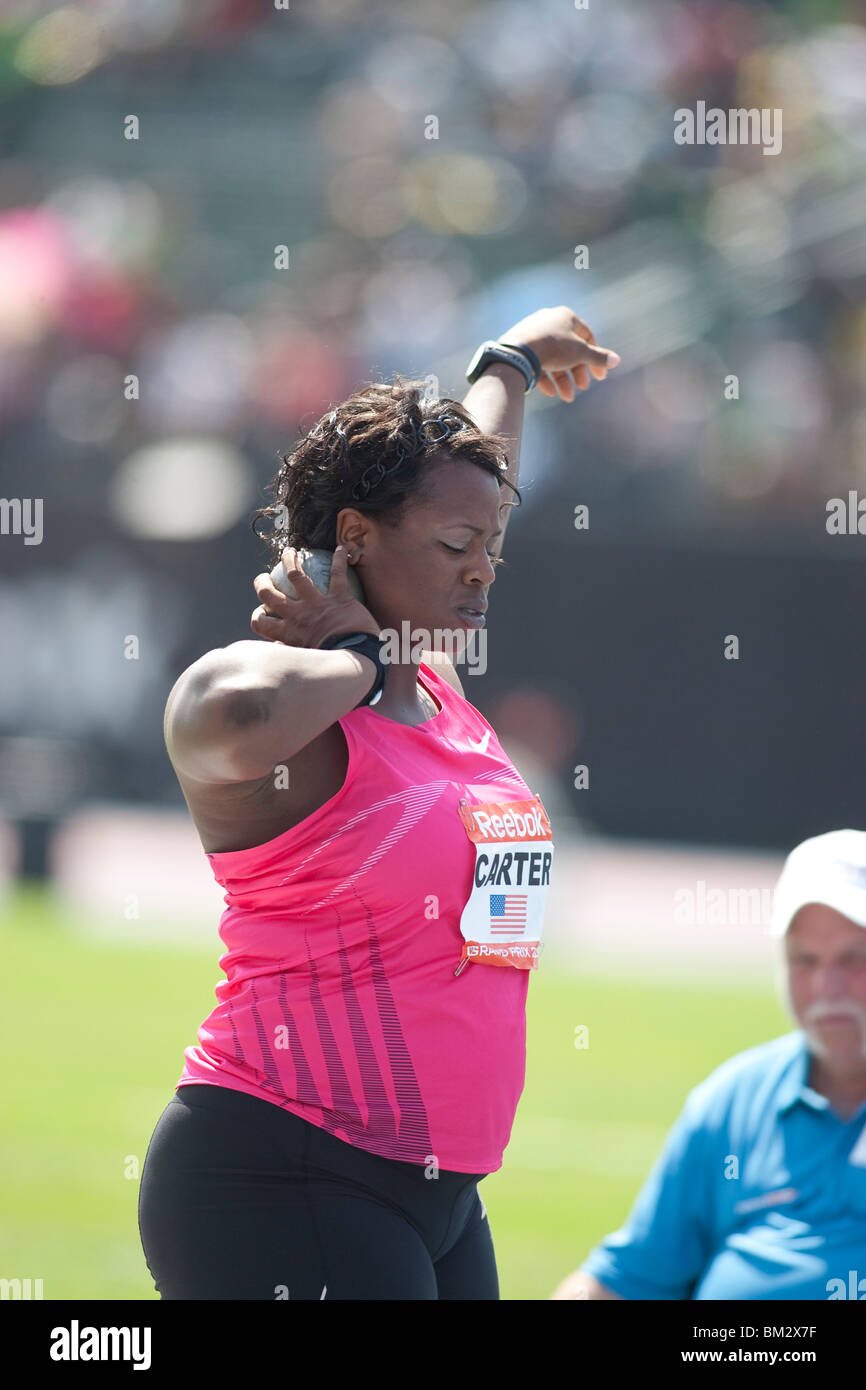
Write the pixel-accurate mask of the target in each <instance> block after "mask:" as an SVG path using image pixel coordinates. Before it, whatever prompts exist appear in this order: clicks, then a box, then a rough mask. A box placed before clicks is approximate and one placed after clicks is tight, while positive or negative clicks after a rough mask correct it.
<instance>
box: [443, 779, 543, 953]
mask: <svg viewBox="0 0 866 1390" xmlns="http://www.w3.org/2000/svg"><path fill="white" fill-rule="evenodd" d="M460 819H461V820H462V822H463V825H464V827H465V830H466V834H467V835H468V836H469V839H470V840H471V841H472V843H473V844H474V846H475V868H474V872H473V880H472V891H471V893H470V894H469V900H468V901H467V903H466V906H465V907H464V909H463V913H462V915H461V918H460V930H461V932H462V934H463V951H462V954H461V956H460V964H459V965H458V967H457V969H456V970H455V971H454V974H455V975H459V974H460V971H461V970H462V969H463V967H464V966H465V965H466V963H467V961H474V962H477V963H478V964H481V965H513V966H515V968H516V969H518V970H536V969H537V968H538V951H539V946H540V945H541V935H542V931H543V929H544V906H545V902H546V899H547V890H548V888H549V886H550V866H551V863H552V862H553V832H552V830H551V828H550V821H549V820H548V818H547V812H546V811H545V809H544V807H543V805H542V804H541V797H540V796H533V797H532V798H531V800H526V801H497V802H491V801H486V802H482V803H481V804H479V805H477V806H472V805H470V804H469V802H468V801H466V800H465V799H463V798H461V800H460Z"/></svg>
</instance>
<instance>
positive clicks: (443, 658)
mask: <svg viewBox="0 0 866 1390" xmlns="http://www.w3.org/2000/svg"><path fill="white" fill-rule="evenodd" d="M421 660H422V661H423V662H424V663H425V665H427V666H432V668H433V670H434V671H435V672H436V674H437V675H438V676H441V677H442V679H443V680H444V681H447V682H448V684H449V685H450V686H451V687H452V688H453V689H454V690H456V691H457V694H458V695H462V696H463V698H464V700H465V699H466V691H465V690H464V689H463V686H462V685H461V683H460V677H459V676H458V674H457V672H456V670H455V668H454V663H453V662H452V661H451V659H450V658H449V656H448V655H447V653H446V652H422V653H421Z"/></svg>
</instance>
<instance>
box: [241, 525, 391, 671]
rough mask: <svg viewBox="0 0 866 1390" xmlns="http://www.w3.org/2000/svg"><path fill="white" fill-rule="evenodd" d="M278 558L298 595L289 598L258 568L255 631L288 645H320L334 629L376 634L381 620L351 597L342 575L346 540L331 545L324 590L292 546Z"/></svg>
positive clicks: (344, 572)
mask: <svg viewBox="0 0 866 1390" xmlns="http://www.w3.org/2000/svg"><path fill="white" fill-rule="evenodd" d="M282 561H283V565H284V567H285V571H286V575H287V577H288V579H289V582H290V583H291V584H293V585H294V588H295V593H296V594H297V598H295V599H290V598H287V596H286V595H285V594H284V593H283V592H282V590H281V589H278V588H277V586H276V584H275V583H274V581H273V580H272V579H271V576H270V574H267V573H266V574H257V575H256V577H255V579H254V580H253V587H254V588H255V591H256V595H257V596H258V599H259V605H260V606H259V607H258V608H256V609H255V610H254V612H253V615H252V617H251V618H250V627H251V628H252V630H253V632H254V633H255V634H256V636H257V637H266V638H267V639H268V641H270V642H284V643H285V644H286V646H288V647H320V646H321V645H322V643H323V642H324V640H325V638H326V637H330V636H332V635H333V634H334V633H337V632H372V633H373V635H374V636H376V637H378V635H379V630H380V629H379V624H378V623H377V622H376V619H375V618H374V617H373V614H372V613H371V612H370V611H369V609H368V608H365V607H364V605H363V603H360V602H359V601H358V599H356V598H355V596H354V594H353V593H352V591H351V589H350V588H349V585H348V582H347V580H346V569H347V565H348V560H347V558H346V548H345V546H342V545H339V546H337V549H336V550H335V551H334V558H333V561H332V562H331V578H330V583H329V585H328V592H327V593H323V592H322V590H321V589H319V588H317V587H316V585H315V584H314V583H313V581H312V579H311V578H310V576H309V575H308V574H305V573H304V571H303V569H302V568H301V564H300V561H299V560H298V557H297V552H296V551H295V549H294V548H293V547H292V546H289V547H288V548H287V549H286V550H284V551H283V554H282Z"/></svg>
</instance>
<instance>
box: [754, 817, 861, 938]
mask: <svg viewBox="0 0 866 1390" xmlns="http://www.w3.org/2000/svg"><path fill="white" fill-rule="evenodd" d="M807 903H824V904H825V905H826V906H827V907H833V908H835V909H836V911H837V912H841V914H842V916H843V917H848V918H850V920H851V921H852V922H856V923H857V925H858V927H866V830H829V831H828V832H827V834H826V835H816V836H814V838H813V839H811V840H804V841H803V842H802V844H799V845H797V846H796V847H795V848H794V849H792V850H791V853H790V854H789V855H788V858H787V859H786V860H785V864H784V867H783V869H782V872H781V874H780V875H779V881H778V883H777V884H776V891H775V894H774V896H773V915H772V918H771V921H770V934H771V936H784V935H785V932H786V931H787V930H788V927H789V926H790V924H791V920H792V918H793V916H794V913H795V912H799V910H800V908H801V907H805V906H806V904H807Z"/></svg>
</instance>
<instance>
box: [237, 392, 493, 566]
mask: <svg viewBox="0 0 866 1390" xmlns="http://www.w3.org/2000/svg"><path fill="white" fill-rule="evenodd" d="M424 387H425V383H424V382H423V381H410V380H406V379H404V378H403V377H402V376H401V375H400V373H399V372H395V373H394V379H393V381H392V382H390V383H389V382H371V383H368V384H367V385H366V386H364V387H362V388H361V389H360V390H358V391H355V392H354V393H353V394H352V395H351V396H349V397H348V399H347V400H345V401H344V402H343V403H342V405H340V406H338V407H337V409H336V410H334V411H332V412H330V414H328V415H323V416H322V418H321V419H320V420H319V421H318V423H317V424H316V425H315V426H314V427H313V429H312V430H310V432H309V434H308V435H306V437H305V438H304V439H302V440H301V441H300V442H299V443H298V444H297V445H296V446H295V448H294V449H293V450H292V452H291V453H290V454H284V455H283V456H282V460H283V461H282V466H281V468H280V470H279V472H278V473H277V475H276V477H275V478H274V480H273V482H272V483H271V484H270V487H269V491H270V492H271V494H272V496H273V499H274V502H273V505H272V506H268V507H260V508H259V509H258V511H257V512H256V513H255V516H254V517H253V521H252V529H253V531H254V532H255V534H256V535H257V536H259V539H261V540H264V541H265V542H266V544H267V545H268V547H269V549H270V552H271V562H272V564H276V563H277V561H278V560H279V558H280V556H281V554H282V552H283V550H284V549H285V547H286V546H295V547H297V548H301V547H306V548H309V549H311V550H315V549H323V550H334V549H336V546H337V526H336V523H337V515H338V513H339V512H340V511H341V510H342V509H343V508H344V507H354V508H356V509H357V510H358V511H359V512H361V513H362V514H363V515H364V516H375V517H376V518H377V519H380V520H382V521H383V522H385V523H386V524H387V525H391V526H397V525H399V523H400V521H401V519H402V517H403V515H404V512H405V508H406V506H407V504H408V502H409V500H410V499H411V498H413V497H415V496H416V495H420V494H421V493H422V490H423V482H424V475H425V473H426V472H427V470H428V467H429V460H430V459H431V457H432V456H433V455H435V454H443V453H445V454H448V455H449V456H450V457H452V458H462V459H465V460H466V461H467V462H469V463H474V464H476V465H477V466H478V467H479V468H483V469H485V470H486V471H487V472H488V473H491V474H492V475H493V476H494V477H496V478H498V479H499V481H500V482H501V483H507V484H508V486H509V487H510V488H511V489H512V491H513V492H514V494H515V496H516V498H517V500H518V502H519V501H520V500H521V497H520V490H519V488H517V487H515V486H514V485H513V484H512V483H511V482H510V481H509V479H508V478H506V477H505V469H506V467H507V459H506V455H505V451H506V447H507V441H506V439H505V437H504V436H503V435H499V434H485V433H483V432H482V431H481V430H479V429H478V426H477V425H476V424H475V421H474V420H473V419H472V417H471V415H470V414H469V413H468V411H467V410H465V409H464V407H463V406H462V405H461V404H460V402H459V401H453V400H448V399H445V398H443V399H440V400H430V399H429V398H428V397H427V396H426V395H423V394H422V392H423V391H424ZM443 412H446V413H447V419H448V420H450V421H452V422H453V424H454V425H455V427H456V429H455V432H453V433H448V434H447V435H446V434H445V430H444V429H443V428H441V427H440V425H439V421H438V417H439V416H440V415H442V413H443ZM446 428H447V427H446ZM266 517H267V518H270V519H271V521H272V522H273V529H272V530H271V531H270V532H268V533H267V534H266V535H262V534H261V532H260V531H259V530H258V522H259V521H260V520H262V519H263V518H266Z"/></svg>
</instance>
